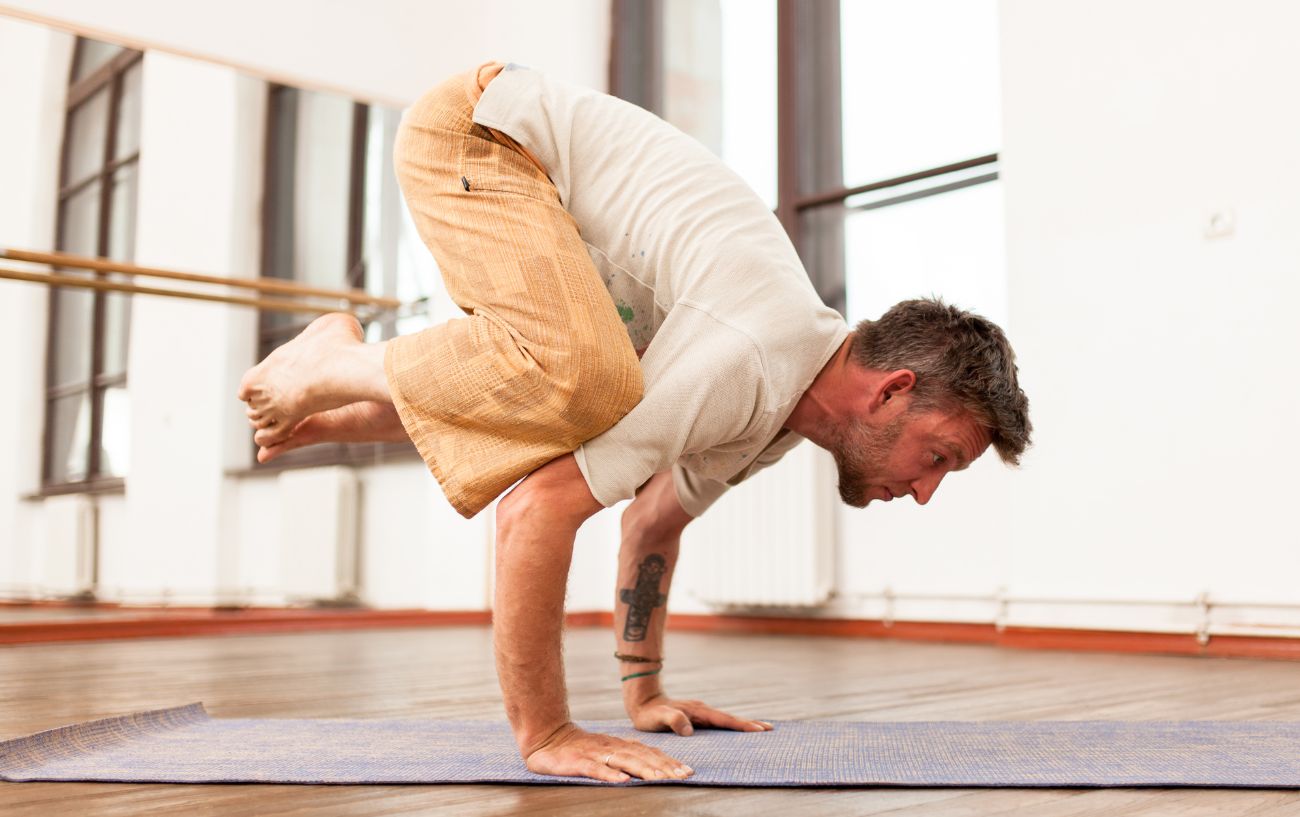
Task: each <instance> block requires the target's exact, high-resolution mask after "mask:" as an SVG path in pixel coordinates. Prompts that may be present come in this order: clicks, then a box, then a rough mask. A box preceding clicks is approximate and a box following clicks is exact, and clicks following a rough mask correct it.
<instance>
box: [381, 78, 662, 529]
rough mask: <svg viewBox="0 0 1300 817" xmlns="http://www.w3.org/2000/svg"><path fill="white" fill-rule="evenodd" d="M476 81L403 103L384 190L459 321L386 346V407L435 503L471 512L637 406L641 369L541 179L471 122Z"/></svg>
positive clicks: (565, 216)
mask: <svg viewBox="0 0 1300 817" xmlns="http://www.w3.org/2000/svg"><path fill="white" fill-rule="evenodd" d="M477 81H478V80H477V72H470V73H469V74H466V75H462V76H461V77H458V78H455V79H454V80H452V81H450V82H448V83H444V84H443V85H441V86H439V87H438V88H436V89H434V90H433V91H431V92H430V93H428V94H426V95H425V96H424V97H422V98H421V99H420V100H418V101H417V102H416V103H415V104H414V105H412V106H411V108H410V110H409V111H408V112H407V114H406V116H405V117H404V119H403V121H402V127H401V129H400V130H399V132H398V137H397V143H396V146H395V148H394V162H395V165H396V171H397V178H398V182H399V183H400V185H401V188H402V193H403V195H404V196H405V198H406V202H407V206H408V209H409V210H410V213H411V216H412V219H413V221H414V223H415V226H416V228H417V230H418V231H419V234H420V237H421V239H422V240H423V241H424V243H425V244H426V245H427V246H428V247H429V250H430V251H431V252H432V253H433V256H434V258H435V259H436V260H437V262H438V267H439V270H440V271H441V273H442V276H443V279H444V281H445V282H446V285H447V292H448V294H449V295H450V296H451V298H452V299H453V300H454V301H455V302H456V303H457V304H458V305H459V306H460V307H461V309H463V310H464V311H465V312H466V313H467V314H468V315H469V317H466V318H460V319H457V320H453V321H449V322H447V323H444V324H442V325H439V326H435V327H432V328H430V329H426V330H424V331H423V332H418V333H416V334H413V335H404V336H402V337H399V338H394V339H393V340H392V341H390V342H389V345H388V350H387V355H386V358H385V361H384V366H385V371H386V373H387V375H388V383H389V388H390V390H391V393H392V399H393V404H394V405H395V406H396V407H397V411H398V415H399V416H400V417H401V418H402V423H403V425H404V427H405V428H406V431H407V433H408V434H409V436H410V438H411V441H412V442H413V443H414V444H415V447H416V449H417V450H418V451H419V452H420V455H421V456H422V457H423V458H424V461H425V463H426V464H427V465H428V466H429V470H430V471H432V472H433V474H434V476H435V477H437V479H438V482H439V484H440V485H441V486H442V490H443V493H444V494H445V495H446V497H447V500H448V501H449V502H450V503H451V504H452V506H453V507H455V508H456V510H457V511H458V512H460V513H461V514H462V515H464V516H473V515H474V514H475V513H477V512H478V511H479V510H481V509H482V508H483V507H485V506H486V505H487V504H488V503H489V502H491V501H492V500H493V499H495V498H496V497H497V496H499V495H500V494H501V492H502V491H504V490H506V489H507V488H508V487H509V486H510V485H512V484H514V483H515V482H516V481H518V480H519V479H520V478H522V477H525V476H527V475H528V474H529V473H531V472H532V471H533V470H535V469H537V468H538V467H540V466H542V465H543V464H545V463H548V462H550V461H552V460H554V459H555V458H557V457H560V456H562V455H564V454H567V453H569V452H571V451H573V450H574V449H576V448H577V447H578V446H579V445H580V444H582V443H583V442H584V441H586V440H588V439H591V438H592V437H594V436H596V435H597V434H599V433H601V432H602V431H604V430H606V429H607V428H609V427H610V426H611V425H613V424H614V423H615V422H616V421H617V420H618V419H619V418H621V417H622V416H623V415H625V414H626V413H627V412H628V411H630V410H631V408H632V407H633V406H634V405H636V403H637V401H639V400H640V398H641V389H642V380H641V367H640V362H639V361H638V360H637V357H636V352H635V350H633V348H632V342H631V340H630V339H629V338H628V335H627V330H626V329H625V328H624V326H623V323H622V321H621V319H620V318H619V315H618V311H617V309H616V308H615V306H614V303H613V300H612V299H611V298H610V295H609V293H608V292H607V291H606V289H605V284H604V281H603V280H602V279H601V276H600V273H599V272H598V271H597V270H596V268H595V265H594V264H593V263H592V260H591V257H590V255H589V254H588V251H587V247H586V245H585V244H584V243H583V241H582V238H581V236H580V235H579V233H578V228H577V225H576V224H575V223H574V221H573V218H572V217H571V216H570V215H569V213H568V212H566V211H565V210H564V208H563V206H562V205H561V203H560V198H559V193H558V192H557V191H556V189H555V186H554V185H553V184H552V183H551V181H550V179H548V178H547V177H546V174H545V173H544V172H543V171H542V170H541V169H539V168H538V167H537V166H536V165H535V164H533V162H531V161H530V160H529V159H527V158H526V157H524V156H523V155H521V154H520V153H518V152H517V151H515V150H513V149H512V148H511V147H510V146H508V145H506V144H504V143H503V142H501V141H500V140H498V139H497V138H496V137H494V136H493V135H492V134H491V133H490V132H489V131H488V130H487V129H486V128H483V127H481V126H479V125H477V124H475V123H474V122H473V120H472V115H473V107H472V97H473V94H471V93H469V92H468V89H469V88H470V87H471V86H472V87H473V88H477V87H478V86H477Z"/></svg>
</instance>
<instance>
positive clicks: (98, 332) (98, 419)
mask: <svg viewBox="0 0 1300 817" xmlns="http://www.w3.org/2000/svg"><path fill="white" fill-rule="evenodd" d="M113 62H114V63H115V62H117V60H114V61H113ZM112 64H113V63H110V65H112ZM111 82H112V85H111V87H110V89H109V97H108V127H107V130H106V131H105V135H104V160H103V162H102V169H101V171H100V178H101V179H102V183H101V184H100V190H99V235H98V236H97V239H96V252H97V253H98V254H99V257H100V258H107V257H108V254H109V246H108V244H109V237H110V236H111V235H112V228H113V211H112V207H113V172H112V171H111V170H110V169H109V165H111V164H112V163H113V154H114V152H115V151H116V148H117V124H118V123H117V119H118V113H119V111H120V109H121V105H122V75H121V74H120V73H117V74H114V75H113V77H112V80H111ZM94 276H95V278H96V279H97V280H108V277H109V276H108V274H107V273H102V272H99V271H96V272H95V273H94ZM94 299H95V300H94V312H93V314H94V317H93V318H92V320H91V331H90V337H91V347H90V372H91V382H92V383H94V382H95V381H96V380H98V379H99V377H100V376H101V375H102V374H103V372H104V331H105V325H106V324H107V323H108V320H107V316H106V315H105V313H106V311H107V309H108V295H107V293H105V292H103V291H102V290H95V293H94ZM102 395H103V391H102V390H100V389H99V388H98V387H95V388H94V389H93V393H92V395H91V400H90V441H89V445H90V452H89V456H88V457H87V459H86V463H87V466H86V472H87V473H88V474H89V475H90V477H91V478H92V479H93V478H95V477H98V476H100V475H101V474H100V469H101V466H102V463H101V462H100V457H99V453H100V449H101V448H102V446H103V437H104V428H103V426H104V405H103V403H104V401H103V399H102Z"/></svg>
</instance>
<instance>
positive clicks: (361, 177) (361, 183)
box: [343, 102, 370, 289]
mask: <svg viewBox="0 0 1300 817" xmlns="http://www.w3.org/2000/svg"><path fill="white" fill-rule="evenodd" d="M369 111H370V108H369V107H368V106H366V105H363V104H361V103H360V102H358V103H356V104H354V105H353V106H352V151H351V153H350V154H349V157H350V158H349V162H350V166H349V168H348V251H347V269H345V270H344V271H343V280H344V281H345V282H346V285H347V286H348V287H350V288H352V289H365V288H366V259H365V227H366V137H367V131H368V127H367V126H368V123H369V118H370V117H369Z"/></svg>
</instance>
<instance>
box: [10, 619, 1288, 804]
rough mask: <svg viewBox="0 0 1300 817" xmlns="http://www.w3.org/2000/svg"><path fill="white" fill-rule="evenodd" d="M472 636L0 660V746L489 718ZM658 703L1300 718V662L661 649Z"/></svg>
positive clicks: (493, 799)
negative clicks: (352, 722) (213, 726)
mask: <svg viewBox="0 0 1300 817" xmlns="http://www.w3.org/2000/svg"><path fill="white" fill-rule="evenodd" d="M612 646H613V639H612V637H611V636H610V634H609V633H607V632H605V631H604V630H599V629H586V628H581V629H573V630H571V631H570V632H569V634H568V641H567V653H568V662H569V686H570V696H571V700H572V709H573V714H574V717H576V718H578V719H599V718H621V717H623V712H622V705H621V701H620V698H619V692H618V678H617V675H616V669H617V667H616V665H615V662H614V660H613V658H612V657H611V656H610V652H611V650H612ZM492 667H493V664H492V643H491V632H490V630H489V629H487V628H482V627H460V628H437V629H420V630H411V629H403V630H378V631H351V632H336V633H317V634H301V635H275V636H240V637H225V638H194V639H159V640H139V641H119V642H95V643H86V644H52V645H40V646H16V647H7V648H0V739H4V738H10V737H17V736H19V735H24V734H29V733H31V732H35V731H39V730H41V729H48V728H51V727H54V726H59V725H62V724H66V723H71V722H75V721H81V720H88V719H93V718H102V717H108V716H112V715H119V714H123V713H126V712H131V711H137V710H141V709H153V708H159V707H166V706H175V705H179V704H185V703H191V702H193V701H202V702H203V703H204V704H205V705H206V706H207V708H208V710H209V711H210V712H211V713H212V714H213V715H214V716H216V717H428V718H501V719H504V717H505V713H504V710H503V709H502V706H501V700H500V695H499V692H498V688H497V685H496V677H495V674H494V672H493V668H492ZM665 677H666V681H667V684H668V689H669V691H670V692H672V693H673V694H677V695H681V696H683V697H693V698H702V699H704V700H706V701H708V702H710V703H713V704H715V705H717V706H720V707H723V708H728V709H731V710H732V711H734V712H736V713H737V714H740V715H742V716H746V717H755V718H767V719H795V718H802V719H850V720H997V719H1035V720H1036V719H1069V720H1075V719H1079V720H1082V719H1121V720H1122V719H1132V720H1138V719H1155V718H1168V719H1175V718H1177V719H1183V718H1186V719H1192V718H1234V719H1279V720H1300V664H1295V663H1287V662H1274V661H1249V660H1241V659H1204V658H1179V657H1154V656H1152V657H1148V656H1117V655H1090V654H1075V653H1062V652H1029V651H1016V650H1007V649H999V648H996V647H985V646H962V645H938V644H915V643H902V642H886V641H870V640H856V639H835V638H810V637H782V636H751V635H706V634H693V633H678V634H670V636H669V641H668V669H667V670H666V671H665ZM438 812H443V813H449V814H457V815H507V814H523V813H527V814H530V815H555V816H556V817H558V816H559V815H566V817H567V816H568V815H576V816H578V817H581V816H582V815H603V814H618V815H626V816H627V817H631V815H686V816H689V815H699V816H700V817H704V815H709V816H710V817H713V816H714V815H717V816H718V817H722V816H723V815H743V817H794V816H796V815H818V817H822V815H882V814H887V815H891V817H914V815H927V816H928V817H957V815H971V816H972V817H973V816H974V815H979V816H980V817H984V815H1005V816H1006V817H1012V816H1013V815H1014V817H1029V815H1034V817H1085V816H1086V815H1114V814H1123V815H1162V816H1163V815H1169V816H1172V817H1200V816H1201V815H1218V814H1231V815H1249V816H1250V817H1282V815H1300V792H1291V791H1231V790H1187V789H1182V790H1160V789H1103V790H1080V789H994V790H981V789H801V790H780V789H723V788H705V787H699V788H691V787H666V786H660V787H653V788H649V787H648V788H644V789H619V790H615V789H608V790H600V789H594V788H588V787H578V786H553V787H551V786H490V785H462V786H241V785H220V786H172V785H130V784H113V785H103V784H63V783H24V784H0V813H2V814H4V815H6V817H10V816H12V817H20V815H21V816H25V815H33V817H35V815H40V816H41V817H45V816H46V815H52V814H106V815H141V814H217V815H235V816H238V815H249V816H250V817H252V816H253V815H257V816H258V817H273V816H275V817H293V816H296V815H307V814H311V815H322V814H331V815H332V814H337V815H376V816H377V815H414V814H429V813H438Z"/></svg>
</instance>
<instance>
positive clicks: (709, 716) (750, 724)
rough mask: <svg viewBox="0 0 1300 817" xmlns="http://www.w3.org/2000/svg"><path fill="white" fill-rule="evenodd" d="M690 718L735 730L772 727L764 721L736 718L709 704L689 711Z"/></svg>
mask: <svg viewBox="0 0 1300 817" xmlns="http://www.w3.org/2000/svg"><path fill="white" fill-rule="evenodd" d="M691 719H692V720H695V721H697V722H699V723H701V724H705V725H708V726H716V727H718V728H719V729H732V730H735V731H737V732H766V731H768V730H770V729H771V728H772V724H770V723H768V722H766V721H751V720H745V719H744V718H737V717H736V716H735V715H732V714H730V713H727V712H723V711H722V710H721V709H714V708H713V707H711V706H699V707H696V708H694V709H692V711H691Z"/></svg>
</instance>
